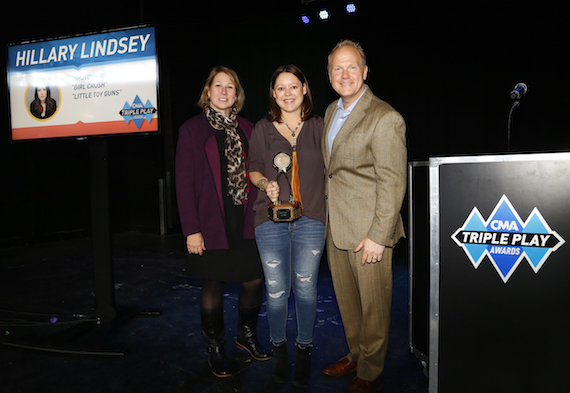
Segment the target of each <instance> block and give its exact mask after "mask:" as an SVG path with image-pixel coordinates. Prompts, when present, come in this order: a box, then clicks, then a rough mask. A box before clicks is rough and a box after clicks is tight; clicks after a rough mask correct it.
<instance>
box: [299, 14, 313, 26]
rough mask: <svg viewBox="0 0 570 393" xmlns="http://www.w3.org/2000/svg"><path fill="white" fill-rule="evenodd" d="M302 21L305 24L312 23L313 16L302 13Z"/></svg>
mask: <svg viewBox="0 0 570 393" xmlns="http://www.w3.org/2000/svg"><path fill="white" fill-rule="evenodd" d="M301 22H303V24H305V25H308V24H309V23H311V18H309V17H308V16H307V15H301Z"/></svg>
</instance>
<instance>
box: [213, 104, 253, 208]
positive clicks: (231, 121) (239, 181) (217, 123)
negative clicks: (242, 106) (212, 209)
mask: <svg viewBox="0 0 570 393" xmlns="http://www.w3.org/2000/svg"><path fill="white" fill-rule="evenodd" d="M204 112H205V113H206V118H207V119H208V122H209V123H210V125H211V126H212V128H213V129H214V130H218V131H224V132H225V133H226V143H225V145H226V148H225V151H224V154H225V156H226V159H227V160H228V178H227V180H228V194H229V195H230V196H231V197H232V200H233V203H234V205H241V204H243V201H245V200H247V185H248V180H247V168H246V165H245V153H244V151H243V144H242V142H241V138H240V136H239V133H238V131H237V126H238V124H237V109H236V108H235V106H234V107H232V110H231V113H230V115H229V116H225V115H224V114H222V113H220V112H218V111H216V110H215V109H213V108H212V107H211V106H209V105H206V107H205V108H204Z"/></svg>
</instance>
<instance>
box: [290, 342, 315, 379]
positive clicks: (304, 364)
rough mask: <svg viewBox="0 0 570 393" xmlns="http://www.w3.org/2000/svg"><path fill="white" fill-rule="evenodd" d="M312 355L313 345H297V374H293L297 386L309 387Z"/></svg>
mask: <svg viewBox="0 0 570 393" xmlns="http://www.w3.org/2000/svg"><path fill="white" fill-rule="evenodd" d="M311 356H312V346H310V345H309V346H307V347H304V348H303V347H300V346H297V359H296V361H295V374H294V375H293V386H295V387H296V388H307V387H309V380H310V378H311Z"/></svg>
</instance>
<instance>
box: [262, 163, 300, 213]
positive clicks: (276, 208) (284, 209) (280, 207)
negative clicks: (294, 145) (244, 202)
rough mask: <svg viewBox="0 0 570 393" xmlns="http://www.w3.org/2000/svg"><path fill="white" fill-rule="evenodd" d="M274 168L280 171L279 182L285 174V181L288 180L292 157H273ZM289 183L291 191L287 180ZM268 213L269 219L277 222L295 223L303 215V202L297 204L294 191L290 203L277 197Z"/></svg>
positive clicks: (269, 207)
mask: <svg viewBox="0 0 570 393" xmlns="http://www.w3.org/2000/svg"><path fill="white" fill-rule="evenodd" d="M273 167H274V168H275V169H277V171H278V173H277V179H276V181H279V176H281V174H285V179H287V170H288V169H289V168H291V156H290V155H289V154H287V153H277V154H276V155H275V157H273ZM287 183H288V184H289V189H291V183H290V182H289V179H287ZM268 212H269V218H270V219H271V220H273V221H275V222H281V221H295V220H296V219H298V218H300V217H301V214H302V208H301V202H295V200H294V197H293V191H291V193H290V197H289V201H287V202H284V201H279V197H277V200H276V201H275V202H271V203H269V204H268Z"/></svg>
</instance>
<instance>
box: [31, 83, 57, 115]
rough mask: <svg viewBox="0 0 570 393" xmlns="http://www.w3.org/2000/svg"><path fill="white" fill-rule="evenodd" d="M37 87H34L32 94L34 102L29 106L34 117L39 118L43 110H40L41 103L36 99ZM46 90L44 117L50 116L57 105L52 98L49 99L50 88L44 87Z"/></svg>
mask: <svg viewBox="0 0 570 393" xmlns="http://www.w3.org/2000/svg"><path fill="white" fill-rule="evenodd" d="M38 88H39V86H38V87H36V92H35V93H34V100H33V101H32V104H31V110H32V113H33V114H34V116H36V117H41V114H42V112H43V108H42V102H41V100H40V98H39V97H38ZM45 88H46V93H47V96H46V115H45V117H46V118H47V117H50V116H52V115H53V114H54V113H55V111H56V109H57V103H56V102H55V100H54V99H53V98H51V88H50V87H49V86H45Z"/></svg>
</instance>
